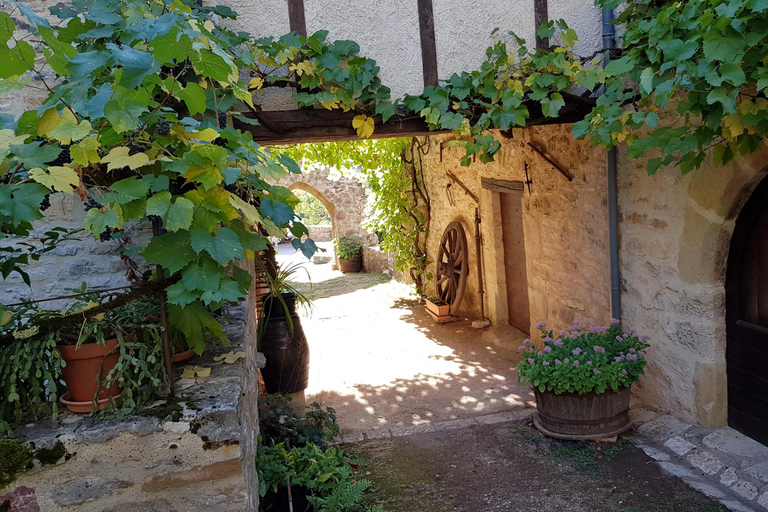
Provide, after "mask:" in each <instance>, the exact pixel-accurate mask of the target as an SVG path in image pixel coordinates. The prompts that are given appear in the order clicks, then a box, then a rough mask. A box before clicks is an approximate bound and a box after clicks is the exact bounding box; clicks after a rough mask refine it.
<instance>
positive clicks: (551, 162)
mask: <svg viewBox="0 0 768 512" xmlns="http://www.w3.org/2000/svg"><path fill="white" fill-rule="evenodd" d="M526 144H528V147H529V148H531V149H532V150H534V151H535V152H536V153H538V154H539V156H541V158H543V159H544V160H546V161H547V163H548V164H549V165H551V166H552V167H554V168H555V169H557V170H558V171H560V174H562V175H563V176H565V177H566V178H568V181H573V176H571V173H569V172H568V171H566V170H565V169H563V168H562V167H560V165H558V164H557V162H555V161H554V160H552V159H551V158H549V157H548V156H547V154H546V153H545V152H544V150H543V149H541V148H540V147H538V146H537V145H536V144H534V143H533V142H530V141H528V142H527V143H526Z"/></svg>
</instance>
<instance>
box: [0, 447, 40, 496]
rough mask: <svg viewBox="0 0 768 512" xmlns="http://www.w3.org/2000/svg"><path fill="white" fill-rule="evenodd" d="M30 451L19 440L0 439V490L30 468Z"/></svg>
mask: <svg viewBox="0 0 768 512" xmlns="http://www.w3.org/2000/svg"><path fill="white" fill-rule="evenodd" d="M32 459H33V455H32V450H31V449H30V447H29V446H27V444H26V443H25V442H24V441H22V440H21V439H0V488H2V487H5V486H6V485H8V484H10V483H11V482H13V481H14V480H16V475H17V474H18V473H20V472H22V471H25V470H27V469H29V468H30V467H31V466H32Z"/></svg>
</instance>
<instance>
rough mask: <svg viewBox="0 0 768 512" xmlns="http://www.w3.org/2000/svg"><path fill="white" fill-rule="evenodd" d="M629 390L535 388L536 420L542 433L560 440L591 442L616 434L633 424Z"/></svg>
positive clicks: (534, 418) (534, 419)
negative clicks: (554, 391)
mask: <svg viewBox="0 0 768 512" xmlns="http://www.w3.org/2000/svg"><path fill="white" fill-rule="evenodd" d="M629 390H630V388H629V387H625V388H622V389H620V390H619V391H618V392H615V391H610V390H609V391H606V392H604V393H585V394H583V395H579V394H576V393H561V394H555V393H552V392H550V391H543V392H542V391H539V390H538V389H534V394H535V395H536V410H537V413H536V414H535V415H534V417H533V423H534V425H535V426H536V428H537V429H538V430H539V431H540V432H541V433H543V434H545V435H548V436H550V437H555V438H557V439H567V440H571V441H588V440H592V439H601V438H604V437H613V436H616V435H618V434H621V433H622V432H625V431H626V430H627V429H629V427H630V426H631V425H632V424H631V422H630V420H629V397H630V391H629Z"/></svg>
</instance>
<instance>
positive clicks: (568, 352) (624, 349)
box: [517, 322, 648, 440]
mask: <svg viewBox="0 0 768 512" xmlns="http://www.w3.org/2000/svg"><path fill="white" fill-rule="evenodd" d="M546 325H547V324H546V323H544V322H540V323H538V324H536V328H537V329H541V334H542V346H540V347H537V346H535V345H534V344H533V343H532V342H531V340H525V342H524V343H523V345H522V346H521V347H520V350H521V351H522V353H523V359H522V361H520V363H519V364H518V366H517V371H518V373H519V374H520V381H521V382H524V383H529V384H531V385H532V386H533V390H534V394H535V395H536V410H537V414H535V415H534V424H535V426H536V428H537V429H539V431H540V432H542V433H544V434H546V435H549V436H552V437H556V438H559V439H570V440H589V439H599V438H604V437H611V436H615V435H617V434H620V433H621V432H624V431H625V430H627V429H628V428H629V427H630V425H631V424H630V421H629V398H630V386H631V385H632V384H633V383H634V382H637V380H638V379H639V378H640V375H642V374H643V369H644V368H645V365H646V363H647V361H646V359H645V350H646V349H647V348H648V344H647V343H645V341H643V340H642V339H641V338H640V337H639V336H638V335H637V332H635V331H632V332H631V333H629V334H627V333H624V332H622V330H621V327H620V326H619V324H618V322H614V323H612V324H611V326H610V327H600V326H593V327H590V328H589V329H584V328H583V327H582V326H581V324H580V323H579V322H574V323H573V326H572V327H570V328H568V329H566V330H563V331H560V334H559V335H556V334H555V333H554V332H553V331H549V330H546Z"/></svg>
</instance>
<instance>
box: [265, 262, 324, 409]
mask: <svg viewBox="0 0 768 512" xmlns="http://www.w3.org/2000/svg"><path fill="white" fill-rule="evenodd" d="M257 263H258V264H259V265H263V263H262V262H260V261H259V260H257ZM302 269H303V267H302V265H301V264H299V263H295V264H293V265H289V266H287V267H277V268H275V269H274V271H264V272H262V279H263V282H264V284H265V286H266V287H267V289H268V293H267V294H266V295H265V296H264V299H263V301H262V305H261V308H260V310H259V323H258V328H257V342H258V347H259V351H260V352H262V353H263V354H264V356H265V357H266V359H267V362H266V366H265V367H264V368H262V370H261V374H262V376H263V377H264V385H265V387H266V389H267V393H270V394H273V393H281V394H284V395H290V394H293V393H298V392H299V391H303V390H304V389H306V388H307V384H308V382H309V345H308V344H307V337H306V335H305V334H304V329H302V327H301V320H300V318H299V315H298V313H297V305H299V306H304V307H305V308H306V309H309V308H311V305H312V302H311V301H310V299H309V298H308V297H307V296H306V295H305V294H304V293H302V292H301V291H299V290H298V289H297V288H296V287H295V286H293V284H292V283H291V279H292V278H293V277H294V276H295V274H296V273H297V272H298V271H299V270H302ZM304 270H306V269H304Z"/></svg>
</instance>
